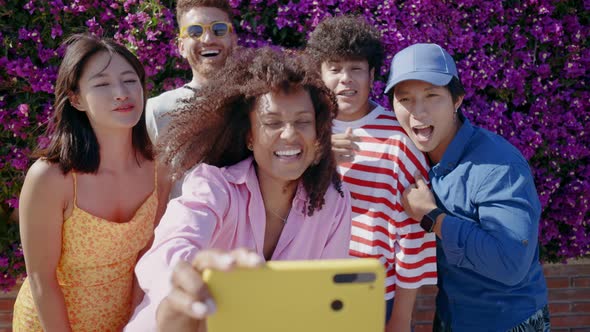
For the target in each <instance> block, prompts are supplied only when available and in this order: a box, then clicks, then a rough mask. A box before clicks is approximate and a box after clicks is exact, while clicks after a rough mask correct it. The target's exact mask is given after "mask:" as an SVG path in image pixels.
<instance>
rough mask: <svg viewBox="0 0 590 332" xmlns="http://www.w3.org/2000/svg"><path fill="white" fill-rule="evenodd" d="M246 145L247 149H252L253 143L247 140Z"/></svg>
mask: <svg viewBox="0 0 590 332" xmlns="http://www.w3.org/2000/svg"><path fill="white" fill-rule="evenodd" d="M246 147H247V148H248V150H250V151H254V145H252V142H249V143H248V145H247V146H246Z"/></svg>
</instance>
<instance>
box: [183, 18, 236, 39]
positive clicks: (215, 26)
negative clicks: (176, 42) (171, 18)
mask: <svg viewBox="0 0 590 332" xmlns="http://www.w3.org/2000/svg"><path fill="white" fill-rule="evenodd" d="M209 29H210V30H211V31H212V32H213V34H214V35H215V36H216V37H223V36H225V35H227V33H228V32H232V30H233V26H232V25H231V23H229V22H213V23H211V24H191V25H186V26H183V27H182V28H181V29H180V37H187V36H188V37H191V38H197V39H200V38H201V37H203V34H204V33H205V31H207V30H209Z"/></svg>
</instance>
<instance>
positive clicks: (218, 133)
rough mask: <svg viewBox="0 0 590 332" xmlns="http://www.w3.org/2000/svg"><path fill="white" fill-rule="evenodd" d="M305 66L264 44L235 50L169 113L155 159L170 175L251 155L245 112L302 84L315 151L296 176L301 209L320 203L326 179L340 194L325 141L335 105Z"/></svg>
mask: <svg viewBox="0 0 590 332" xmlns="http://www.w3.org/2000/svg"><path fill="white" fill-rule="evenodd" d="M306 68H308V66H306V64H305V63H304V61H303V60H302V57H300V56H294V55H287V54H286V53H284V52H281V51H276V50H273V49H270V48H268V47H265V48H261V49H256V50H254V49H240V50H236V52H234V54H233V55H232V56H231V57H230V58H228V61H227V63H226V65H225V67H224V68H223V69H222V70H220V72H219V74H218V75H217V76H216V77H214V78H213V79H212V81H210V82H209V84H207V86H205V87H203V88H202V89H200V90H199V92H198V93H197V94H195V97H193V98H192V99H190V100H186V102H187V103H186V106H184V107H183V108H181V109H179V110H178V111H177V112H175V113H173V114H172V115H171V123H170V125H169V127H168V130H167V132H166V133H165V134H163V135H162V136H161V138H160V141H159V143H158V147H157V149H158V151H159V152H160V153H159V158H160V159H161V161H162V162H163V163H164V164H166V165H168V166H169V167H170V170H171V172H172V174H173V175H174V176H175V177H178V176H180V175H182V174H183V173H184V172H186V171H187V170H188V169H190V168H191V167H193V166H194V165H196V164H197V163H199V162H204V163H207V164H210V165H214V166H217V167H223V166H229V165H233V164H236V163H238V162H240V161H242V160H244V159H246V158H248V157H250V156H252V151H250V150H248V148H247V137H248V134H249V132H250V128H251V124H250V118H249V114H250V112H252V111H254V110H255V106H256V102H257V100H258V98H259V97H261V96H262V95H265V94H267V93H270V92H282V93H289V92H291V91H294V90H295V89H299V88H303V89H305V90H306V91H307V92H309V95H310V97H311V101H312V104H313V106H314V109H315V120H316V133H317V134H316V139H317V147H318V153H319V155H320V158H319V160H316V161H317V163H316V162H314V163H313V164H312V165H310V166H309V167H308V168H307V170H305V172H304V173H303V175H302V181H303V186H304V188H305V190H306V192H307V194H308V201H307V204H306V206H307V214H308V215H312V214H313V211H315V210H319V209H321V208H322V206H323V205H324V195H325V193H326V191H327V190H328V187H329V185H330V184H333V185H334V187H335V188H336V189H337V190H338V192H339V193H340V194H341V195H343V193H342V189H341V182H340V178H339V177H338V175H337V173H336V162H335V159H334V156H333V154H332V142H331V135H332V120H333V119H334V117H335V116H336V113H337V111H338V105H337V104H336V99H335V97H334V95H333V93H332V92H331V91H330V90H329V89H327V88H326V87H325V85H324V83H323V82H322V81H321V80H320V78H319V76H318V75H317V74H316V73H315V72H314V71H310V70H306ZM303 212H304V213H305V211H303Z"/></svg>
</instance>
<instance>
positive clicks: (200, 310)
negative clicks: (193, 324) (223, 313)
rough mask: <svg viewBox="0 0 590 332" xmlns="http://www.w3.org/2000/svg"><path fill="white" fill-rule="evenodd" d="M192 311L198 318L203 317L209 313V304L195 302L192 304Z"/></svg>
mask: <svg viewBox="0 0 590 332" xmlns="http://www.w3.org/2000/svg"><path fill="white" fill-rule="evenodd" d="M191 311H192V312H193V315H194V317H195V318H197V319H203V318H205V316H206V315H207V305H205V304H204V303H202V302H193V304H191Z"/></svg>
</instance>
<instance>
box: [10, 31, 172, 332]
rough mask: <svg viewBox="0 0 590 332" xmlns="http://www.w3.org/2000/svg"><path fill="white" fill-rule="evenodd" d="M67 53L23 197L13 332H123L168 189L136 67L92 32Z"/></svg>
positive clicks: (70, 42) (71, 44)
mask: <svg viewBox="0 0 590 332" xmlns="http://www.w3.org/2000/svg"><path fill="white" fill-rule="evenodd" d="M66 45H67V50H66V53H65V56H64V58H63V61H62V63H61V66H60V68H59V73H58V77H57V82H56V87H55V106H54V108H55V112H54V116H53V121H52V123H51V125H50V131H49V133H50V139H51V141H50V144H49V146H48V147H46V148H43V149H40V150H38V152H37V153H36V156H37V157H39V159H38V160H37V161H36V162H35V163H34V164H33V165H32V166H31V168H30V169H29V171H28V173H27V176H26V179H25V182H24V185H23V188H22V192H21V195H20V230H21V239H22V244H23V250H24V254H25V262H26V267H27V274H28V277H27V279H26V280H25V282H24V283H23V285H22V287H21V289H20V292H19V294H18V297H17V300H16V303H15V306H14V318H13V329H14V331H27V332H31V331H119V330H121V329H122V327H123V326H124V325H125V324H126V322H127V321H128V319H129V315H130V313H131V311H132V309H133V305H134V303H137V302H139V300H140V299H141V291H140V290H139V289H138V287H135V286H134V285H135V282H134V276H133V269H134V267H135V263H136V262H137V259H138V256H139V255H140V253H141V252H142V250H144V248H146V246H147V245H148V243H149V242H150V239H151V237H152V234H153V228H154V226H155V221H156V220H157V217H158V216H159V214H160V212H161V209H163V207H164V206H165V203H166V202H165V201H164V202H162V203H161V204H158V197H167V195H166V193H165V191H166V190H167V188H168V183H167V181H166V180H165V177H164V176H159V177H158V176H157V170H156V165H155V162H154V160H153V155H152V146H151V144H150V140H149V138H148V134H147V131H146V126H145V115H144V108H145V101H146V95H145V79H146V78H145V72H144V69H143V66H142V65H141V63H140V62H139V60H138V59H137V58H136V57H135V56H134V55H133V54H132V53H131V52H129V51H128V50H127V49H126V48H125V47H124V46H121V45H119V44H117V43H115V42H114V41H112V40H109V39H99V38H97V37H95V36H92V35H88V34H80V35H75V36H72V37H71V38H70V39H69V40H67V41H66ZM161 173H164V172H161Z"/></svg>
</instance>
